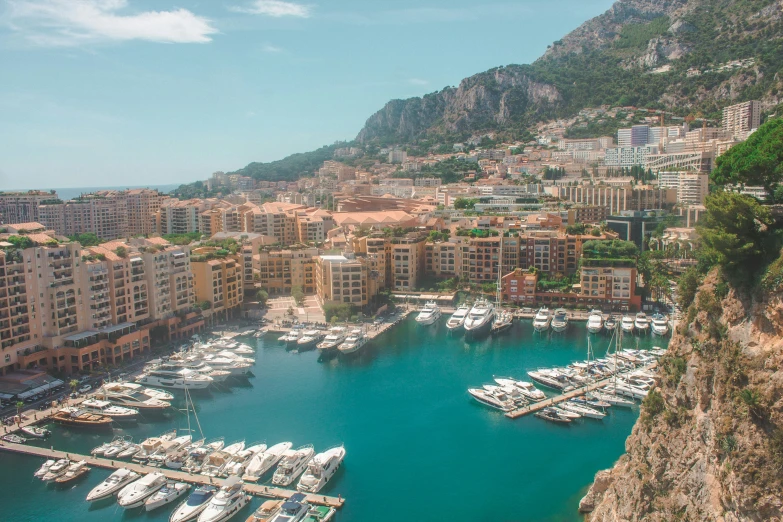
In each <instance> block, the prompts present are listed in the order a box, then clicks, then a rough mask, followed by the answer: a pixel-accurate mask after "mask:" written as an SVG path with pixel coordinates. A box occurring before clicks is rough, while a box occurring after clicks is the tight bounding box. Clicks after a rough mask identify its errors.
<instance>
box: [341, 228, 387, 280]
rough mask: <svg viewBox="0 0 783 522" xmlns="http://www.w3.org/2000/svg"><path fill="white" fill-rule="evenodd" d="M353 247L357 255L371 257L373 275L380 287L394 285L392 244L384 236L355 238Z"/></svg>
mask: <svg viewBox="0 0 783 522" xmlns="http://www.w3.org/2000/svg"><path fill="white" fill-rule="evenodd" d="M351 248H352V250H353V252H354V253H355V254H356V255H359V256H361V255H363V256H365V257H366V258H368V259H371V260H372V261H371V264H372V270H373V271H374V272H373V273H372V274H371V275H372V277H373V280H374V283H375V284H376V285H377V287H378V288H379V289H382V288H391V287H392V269H393V264H392V244H391V241H389V240H387V239H386V238H385V237H383V236H379V235H375V236H365V237H359V238H354V239H353V242H352V244H351Z"/></svg>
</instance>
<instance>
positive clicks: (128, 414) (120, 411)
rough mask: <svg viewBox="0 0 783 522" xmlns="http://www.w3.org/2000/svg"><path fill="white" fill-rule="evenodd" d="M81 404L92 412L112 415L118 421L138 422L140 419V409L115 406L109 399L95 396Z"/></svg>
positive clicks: (84, 408)
mask: <svg viewBox="0 0 783 522" xmlns="http://www.w3.org/2000/svg"><path fill="white" fill-rule="evenodd" d="M79 406H80V407H81V408H82V409H83V410H86V411H88V412H90V413H96V414H98V415H106V416H107V417H111V419H112V420H113V421H116V422H136V421H137V420H139V410H135V409H133V408H126V407H124V406H115V405H113V404H112V403H110V402H109V401H102V400H100V399H96V398H94V397H91V398H89V399H87V400H84V401H82V402H81V404H80V405H79Z"/></svg>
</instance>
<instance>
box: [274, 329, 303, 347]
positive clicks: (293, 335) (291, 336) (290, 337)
mask: <svg viewBox="0 0 783 522" xmlns="http://www.w3.org/2000/svg"><path fill="white" fill-rule="evenodd" d="M301 335H302V333H301V331H300V330H291V331H290V332H288V333H287V334H285V335H284V336H282V337H280V338H279V339H278V340H279V341H280V342H281V343H284V344H285V345H287V346H291V345H293V344H296V343H297V342H298V341H299V337H300V336H301Z"/></svg>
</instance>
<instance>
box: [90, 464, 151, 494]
mask: <svg viewBox="0 0 783 522" xmlns="http://www.w3.org/2000/svg"><path fill="white" fill-rule="evenodd" d="M138 478H139V474H138V473H136V472H135V471H131V470H129V469H127V468H120V469H118V470H117V471H115V472H114V473H112V474H111V475H109V476H108V477H106V480H104V481H103V482H101V483H100V484H98V485H97V486H95V487H94V488H92V491H90V492H89V493H88V494H87V502H95V501H97V500H101V499H104V498H107V497H110V496H112V495H114V494H115V493H116V492H118V491H119V490H121V489H122V488H124V487H125V486H127V485H128V484H130V483H131V482H133V481H135V480H136V479H138Z"/></svg>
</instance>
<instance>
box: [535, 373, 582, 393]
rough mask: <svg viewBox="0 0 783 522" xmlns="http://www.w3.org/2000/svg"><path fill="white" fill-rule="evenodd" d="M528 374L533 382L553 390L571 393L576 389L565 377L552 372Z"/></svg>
mask: <svg viewBox="0 0 783 522" xmlns="http://www.w3.org/2000/svg"><path fill="white" fill-rule="evenodd" d="M527 374H528V375H529V376H530V378H531V379H533V381H535V382H537V383H538V384H540V385H542V386H546V387H547V388H552V389H553V390H559V391H570V390H572V389H573V388H574V385H573V384H572V383H571V381H570V380H569V379H568V378H567V377H566V376H565V375H562V374H560V373H558V372H555V371H552V370H545V369H544V370H536V371H529V372H527Z"/></svg>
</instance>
